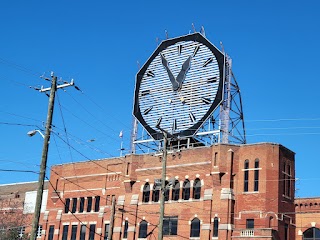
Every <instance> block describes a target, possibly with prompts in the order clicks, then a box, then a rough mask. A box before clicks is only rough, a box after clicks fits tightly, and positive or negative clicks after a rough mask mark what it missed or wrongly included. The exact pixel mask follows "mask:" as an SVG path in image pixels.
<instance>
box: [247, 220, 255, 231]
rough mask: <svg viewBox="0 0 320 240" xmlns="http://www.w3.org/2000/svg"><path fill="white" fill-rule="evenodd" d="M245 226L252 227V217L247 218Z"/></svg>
mask: <svg viewBox="0 0 320 240" xmlns="http://www.w3.org/2000/svg"><path fill="white" fill-rule="evenodd" d="M246 228H249V229H250V228H254V219H247V221H246Z"/></svg>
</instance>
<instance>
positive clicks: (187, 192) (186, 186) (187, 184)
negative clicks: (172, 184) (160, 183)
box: [182, 179, 190, 200]
mask: <svg viewBox="0 0 320 240" xmlns="http://www.w3.org/2000/svg"><path fill="white" fill-rule="evenodd" d="M189 198H190V181H189V180H188V179H186V180H184V182H183V189H182V199H183V200H189Z"/></svg>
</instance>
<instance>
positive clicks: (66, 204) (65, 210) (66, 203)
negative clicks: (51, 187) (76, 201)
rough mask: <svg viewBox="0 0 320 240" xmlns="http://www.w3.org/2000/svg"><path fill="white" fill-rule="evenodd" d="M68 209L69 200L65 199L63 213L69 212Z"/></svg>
mask: <svg viewBox="0 0 320 240" xmlns="http://www.w3.org/2000/svg"><path fill="white" fill-rule="evenodd" d="M69 207H70V198H67V199H66V202H65V204H64V213H68V212H69Z"/></svg>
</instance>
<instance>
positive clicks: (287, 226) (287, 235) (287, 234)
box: [284, 223, 316, 240]
mask: <svg viewBox="0 0 320 240" xmlns="http://www.w3.org/2000/svg"><path fill="white" fill-rule="evenodd" d="M288 237H289V225H288V224H287V223H285V224H284V240H289V238H288ZM312 239H313V238H312ZM314 239H316V238H314Z"/></svg>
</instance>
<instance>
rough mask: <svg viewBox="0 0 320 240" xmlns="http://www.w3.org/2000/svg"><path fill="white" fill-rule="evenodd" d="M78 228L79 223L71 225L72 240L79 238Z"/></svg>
mask: <svg viewBox="0 0 320 240" xmlns="http://www.w3.org/2000/svg"><path fill="white" fill-rule="evenodd" d="M77 229H78V225H72V227H71V240H76V239H77Z"/></svg>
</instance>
